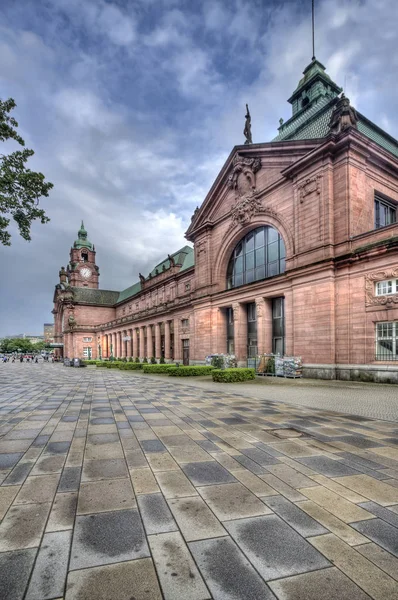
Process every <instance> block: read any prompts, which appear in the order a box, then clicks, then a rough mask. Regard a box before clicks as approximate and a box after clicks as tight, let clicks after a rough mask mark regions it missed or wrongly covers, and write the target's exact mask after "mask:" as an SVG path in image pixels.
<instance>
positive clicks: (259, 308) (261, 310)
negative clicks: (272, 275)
mask: <svg viewBox="0 0 398 600" xmlns="http://www.w3.org/2000/svg"><path fill="white" fill-rule="evenodd" d="M265 311H266V306H265V300H264V298H261V297H260V298H256V318H257V353H258V354H264V353H265V352H267V350H266V344H265V335H266V331H265V325H264V319H265Z"/></svg>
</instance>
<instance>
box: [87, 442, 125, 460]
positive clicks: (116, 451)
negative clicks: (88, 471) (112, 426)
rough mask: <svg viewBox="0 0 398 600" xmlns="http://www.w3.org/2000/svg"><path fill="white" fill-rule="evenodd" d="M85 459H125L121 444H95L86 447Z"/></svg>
mask: <svg viewBox="0 0 398 600" xmlns="http://www.w3.org/2000/svg"><path fill="white" fill-rule="evenodd" d="M85 458H86V459H87V460H101V459H102V458H124V454H123V448H122V445H121V443H120V442H117V443H113V444H94V445H88V446H86V452H85Z"/></svg>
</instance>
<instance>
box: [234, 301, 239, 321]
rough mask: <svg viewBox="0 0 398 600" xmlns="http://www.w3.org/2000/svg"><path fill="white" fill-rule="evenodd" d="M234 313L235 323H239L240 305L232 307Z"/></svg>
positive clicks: (236, 304) (236, 303) (235, 304)
mask: <svg viewBox="0 0 398 600" xmlns="http://www.w3.org/2000/svg"><path fill="white" fill-rule="evenodd" d="M232 312H233V314H234V321H237V320H238V319H239V303H238V302H235V303H234V304H233V305H232Z"/></svg>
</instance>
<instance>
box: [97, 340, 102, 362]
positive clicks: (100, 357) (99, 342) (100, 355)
mask: <svg viewBox="0 0 398 600" xmlns="http://www.w3.org/2000/svg"><path fill="white" fill-rule="evenodd" d="M98 358H99V359H100V360H102V353H101V338H100V337H99V336H98Z"/></svg>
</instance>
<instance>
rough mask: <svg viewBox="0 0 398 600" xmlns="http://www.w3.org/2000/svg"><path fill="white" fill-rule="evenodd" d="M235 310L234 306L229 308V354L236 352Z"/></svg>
mask: <svg viewBox="0 0 398 600" xmlns="http://www.w3.org/2000/svg"><path fill="white" fill-rule="evenodd" d="M234 336H235V331H234V311H233V310H232V307H229V308H227V354H234V352H235V345H234Z"/></svg>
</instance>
